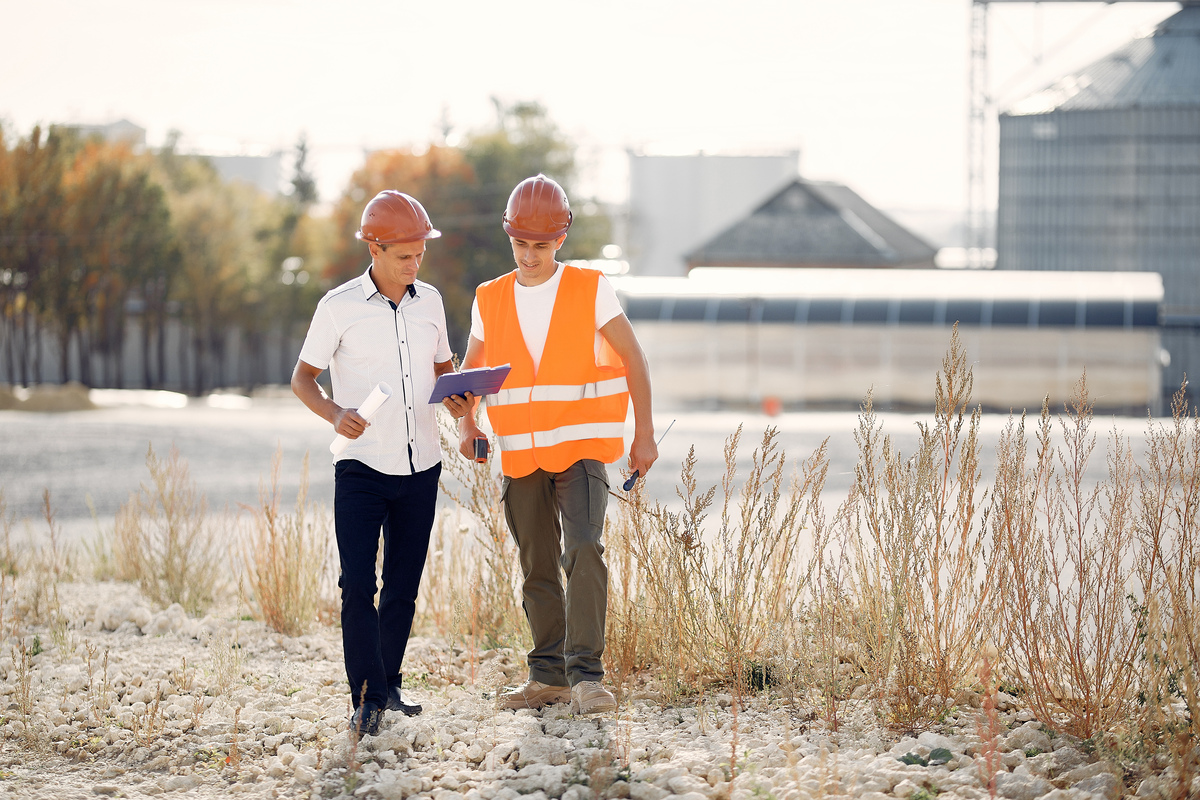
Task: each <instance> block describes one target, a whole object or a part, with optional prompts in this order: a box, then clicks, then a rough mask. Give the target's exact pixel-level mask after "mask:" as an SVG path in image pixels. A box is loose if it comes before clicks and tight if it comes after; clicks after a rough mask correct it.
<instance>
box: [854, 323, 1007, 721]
mask: <svg viewBox="0 0 1200 800" xmlns="http://www.w3.org/2000/svg"><path fill="white" fill-rule="evenodd" d="M973 383H974V376H973V373H972V369H971V368H970V367H969V366H968V364H967V358H966V351H965V349H964V348H963V346H962V343H961V341H960V339H959V336H958V330H957V327H956V328H955V329H954V330H953V332H952V334H951V338H950V349H949V350H948V352H947V353H946V356H945V358H943V360H942V367H941V370H940V372H939V373H938V375H937V378H936V391H935V395H934V396H935V408H934V418H933V421H932V423H931V424H927V423H917V428H918V431H919V434H920V438H919V441H918V444H917V448H916V451H915V452H914V453H913V454H912V455H911V456H909V457H905V456H903V455H902V454H901V453H900V451H899V450H898V449H897V448H896V447H895V446H894V444H893V441H892V439H891V437H890V436H884V435H883V430H882V429H883V425H882V422H880V421H879V419H878V417H877V416H876V415H875V410H874V406H873V402H872V397H871V395H870V394H868V395H867V397H866V399H865V400H864V402H863V405H862V410H861V413H860V415H859V425H858V429H857V431H856V433H855V441H856V442H857V444H858V448H859V460H858V465H857V466H856V468H855V486H854V489H853V490H852V491H851V494H850V498H849V500H848V503H849V507H848V510H847V514H846V518H847V520H848V523H847V524H848V525H849V530H848V534H847V538H848V539H849V545H850V550H851V553H852V554H853V565H854V570H853V589H852V594H853V595H854V597H853V601H854V603H853V607H854V612H853V613H854V615H855V619H854V621H853V623H852V624H851V625H850V626H849V628H848V629H849V631H851V632H853V634H854V636H855V638H856V639H857V641H856V647H855V650H856V652H857V654H858V657H859V658H861V660H862V664H863V666H864V668H865V669H866V671H867V673H868V676H869V678H870V680H871V682H872V683H873V685H874V686H875V687H876V692H877V696H878V697H879V698H880V699H881V700H883V701H884V702H885V704H886V706H887V709H886V714H885V717H886V719H887V721H888V723H889V724H890V725H892V726H894V727H896V728H897V729H900V730H906V731H914V730H919V729H922V728H927V727H930V726H931V725H933V724H935V723H936V722H937V721H938V720H939V719H940V717H941V716H942V714H943V713H944V712H945V711H946V709H947V708H948V707H949V706H950V704H951V702H952V698H953V696H954V692H955V689H956V688H957V687H958V686H959V685H960V684H961V683H962V681H963V680H964V679H965V678H967V677H968V676H969V675H970V674H971V672H972V669H973V667H974V664H975V659H976V654H977V652H978V647H979V644H980V641H981V639H982V637H983V635H984V634H985V632H987V631H989V630H990V629H991V627H992V626H993V620H994V617H993V611H994V606H993V604H992V602H991V597H990V591H991V587H992V581H991V580H989V576H990V573H991V569H992V562H990V561H989V560H988V559H985V558H984V547H985V544H986V541H987V540H986V533H987V518H988V513H989V510H988V509H985V510H984V511H983V512H982V513H980V508H979V506H980V502H981V501H982V500H983V499H984V495H983V494H981V492H980V491H979V489H978V486H979V483H980V469H979V451H980V443H979V423H980V410H979V408H978V407H976V408H975V409H973V410H971V409H970V403H971V391H972V386H973ZM849 520H852V522H850V521H849Z"/></svg>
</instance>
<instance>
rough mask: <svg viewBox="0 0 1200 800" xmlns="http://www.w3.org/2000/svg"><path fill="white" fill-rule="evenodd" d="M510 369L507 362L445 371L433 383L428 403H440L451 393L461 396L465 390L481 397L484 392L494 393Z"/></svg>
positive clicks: (464, 393) (498, 389)
mask: <svg viewBox="0 0 1200 800" xmlns="http://www.w3.org/2000/svg"><path fill="white" fill-rule="evenodd" d="M511 371H512V367H511V366H509V365H508V364H501V365H500V366H498V367H480V368H478V369H468V370H463V371H462V372H447V373H446V374H444V375H441V376H439V377H438V379H437V383H435V384H434V385H433V394H431V395H429V402H430V403H440V402H442V400H443V399H444V398H447V397H449V396H451V395H455V394H456V395H458V396H459V397H463V396H465V395H466V393H467V392H470V393H471V394H473V395H475V396H476V397H483V396H484V395H485V394H495V393H496V392H498V391H500V387H501V386H502V385H503V384H504V379H505V378H507V377H508V373H509V372H511Z"/></svg>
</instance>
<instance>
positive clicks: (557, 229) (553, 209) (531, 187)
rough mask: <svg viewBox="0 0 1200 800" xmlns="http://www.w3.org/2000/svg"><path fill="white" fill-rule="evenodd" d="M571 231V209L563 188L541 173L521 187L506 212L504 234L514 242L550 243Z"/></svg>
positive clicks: (511, 199) (513, 192)
mask: <svg viewBox="0 0 1200 800" xmlns="http://www.w3.org/2000/svg"><path fill="white" fill-rule="evenodd" d="M570 227H571V206H570V205H569V204H568V203H567V193H566V192H564V191H563V190H562V187H561V186H559V185H558V184H557V183H555V182H554V181H553V180H551V179H550V178H547V177H546V176H545V175H542V174H541V173H540V172H539V173H538V174H537V175H536V176H534V177H532V178H526V179H525V180H523V181H521V182H520V183H518V184H517V188H515V189H513V191H512V194H510V195H509V196H508V208H506V209H505V210H504V232H505V233H507V234H508V235H509V236H511V237H513V238H514V239H528V240H529V241H532V242H548V241H550V240H551V239H557V238H558V237H560V236H562V235H563V234H564V233H566V232H567V229H568V228H570Z"/></svg>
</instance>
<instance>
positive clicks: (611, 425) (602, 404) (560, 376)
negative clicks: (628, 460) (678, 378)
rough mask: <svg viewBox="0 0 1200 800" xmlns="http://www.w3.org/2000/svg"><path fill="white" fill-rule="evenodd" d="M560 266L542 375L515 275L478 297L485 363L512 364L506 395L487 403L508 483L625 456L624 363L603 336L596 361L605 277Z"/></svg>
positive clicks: (498, 280)
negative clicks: (523, 321)
mask: <svg viewBox="0 0 1200 800" xmlns="http://www.w3.org/2000/svg"><path fill="white" fill-rule="evenodd" d="M559 269H561V270H563V275H562V278H561V283H560V284H559V286H558V294H557V297H556V298H555V301H554V311H553V313H552V314H551V316H550V329H549V331H548V332H547V334H546V348H545V350H543V351H542V361H541V364H540V365H539V367H538V370H537V374H534V370H533V357H532V356H531V355H529V350H528V348H527V347H526V346H525V338H524V336H523V335H522V334H521V326H520V324H519V322H518V321H517V303H516V299H515V298H514V295H513V284H514V283H515V282H516V279H517V274H516V272H510V273H509V274H507V275H505V276H503V277H500V278H496V279H495V280H492V281H488V282H487V283H485V284H483V285H482V286H480V287H479V288H478V289H477V290H476V292H475V296H476V298H477V299H478V301H479V315H480V317H482V318H483V331H484V336H485V337H486V339H485V341H484V343H483V344H484V359H485V363H486V364H487V366H489V367H494V366H499V365H501V364H509V365H511V366H512V371H511V372H509V373H508V377H507V378H506V379H505V381H504V385H503V386H502V387H501V388H500V391H499V392H497V393H496V394H492V395H488V396H487V397H485V398H484V402H485V403H486V405H487V414H488V420H489V421H490V422H491V424H492V430H494V431H495V432H496V436H497V437H498V439H499V443H500V467H501V469H502V470H503V472H504V474H505V475H507V476H509V477H510V478H520V477H523V476H525V475H528V474H530V473H531V472H533V471H534V470H536V469H539V468H540V469H543V470H545V471H546V472H562V471H564V470H565V469H567V468H568V467H570V466H571V465H572V464H574V463H575V462H576V461H579V460H580V459H583V458H591V459H595V460H596V461H601V462H603V463H605V464H611V463H612V462H614V461H616V460H617V459H619V458H620V457H621V454H622V453H623V452H624V451H625V441H624V438H623V435H624V431H625V415H626V412H627V411H628V409H629V388H628V385H627V384H626V382H625V365H624V363H623V362H622V361H621V359H620V357H619V356H618V355H617V354H616V352H615V351H614V350H613V349H612V348H611V347H609V345H608V342H607V341H604V340H603V339H601V341H602V345H601V351H602V352H601V355H600V357H599V358H597V357H596V349H595V342H596V285H597V281H599V279H600V273H598V272H596V271H595V270H590V269H581V268H579V267H569V266H567V265H565V264H562V265H560V266H559Z"/></svg>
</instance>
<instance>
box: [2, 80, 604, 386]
mask: <svg viewBox="0 0 1200 800" xmlns="http://www.w3.org/2000/svg"><path fill="white" fill-rule="evenodd" d="M448 132H449V131H446V133H448ZM443 138H447V137H445V136H444V137H443ZM177 141H178V134H173V135H171V136H169V137H168V141H167V143H166V144H165V145H164V146H163V147H162V148H161V149H158V150H156V151H134V150H132V149H131V148H130V147H129V146H127V145H124V144H114V143H110V142H105V141H103V140H101V139H99V138H92V139H84V138H80V137H79V136H78V135H77V133H76V132H75V131H74V130H72V129H68V128H62V127H55V126H51V127H49V128H45V129H43V128H41V127H36V128H34V129H33V130H32V131H31V132H30V133H29V134H28V135H26V136H14V135H13V134H12V132H11V131H6V130H5V129H4V128H3V127H2V126H0V365H2V366H0V381H3V382H7V383H9V384H13V385H24V386H28V385H31V384H34V383H41V382H44V381H45V380H46V379H47V376H50V377H51V378H52V379H54V380H67V379H68V378H77V379H79V380H81V381H82V382H83V383H84V384H86V385H89V386H113V387H122V386H123V385H124V384H125V383H126V382H127V380H129V381H131V382H132V383H134V384H137V385H140V386H141V387H146V388H163V387H165V386H166V385H167V384H168V378H170V381H169V382H170V384H171V385H172V387H176V388H183V389H184V390H185V391H187V392H189V393H192V394H201V393H203V392H206V391H209V390H211V389H213V388H218V387H223V386H239V387H243V388H253V387H254V386H255V385H256V384H257V383H259V382H261V381H262V380H263V378H262V376H263V375H266V374H271V373H274V374H276V375H278V374H280V373H282V374H286V373H287V371H289V370H290V369H291V366H292V365H293V364H294V363H295V358H296V355H297V350H298V344H297V342H298V340H299V338H300V337H302V336H303V334H304V330H305V328H306V325H307V323H308V321H309V320H310V319H311V316H312V311H313V308H314V307H315V306H316V304H317V301H318V300H319V298H320V296H321V294H322V293H323V292H324V291H326V290H328V289H329V288H330V287H332V286H334V285H336V284H338V283H341V282H343V281H345V280H348V279H350V278H352V277H353V276H355V275H359V274H361V273H362V272H363V271H364V270H365V269H366V267H367V265H368V264H369V259H370V257H369V255H368V252H367V248H366V246H365V245H364V244H363V243H362V242H359V241H357V240H356V239H355V238H354V232H355V230H357V229H358V227H359V220H360V218H361V214H362V209H363V207H364V206H365V205H366V203H367V201H368V200H370V199H371V197H373V196H374V195H375V194H377V193H378V192H380V191H381V190H383V189H399V190H401V191H404V192H408V193H409V194H411V195H413V196H415V197H416V198H418V199H419V200H420V201H421V202H422V203H423V204H424V205H425V207H426V209H427V210H428V211H429V214H430V216H431V218H432V220H433V223H434V225H435V226H436V227H437V228H438V229H439V230H441V231H442V233H443V236H442V238H441V239H438V240H436V241H433V242H431V243H430V245H429V249H428V251H427V256H426V258H425V261H424V265H423V269H422V278H423V279H425V280H428V281H429V282H430V283H433V284H434V285H435V286H437V288H438V289H439V291H440V292H441V293H442V296H443V298H444V300H445V304H446V311H447V321H448V324H449V328H450V336H451V346H452V347H453V348H454V349H455V350H457V351H459V352H460V353H461V352H462V351H463V349H464V348H465V345H466V338H467V332H468V330H469V328H470V309H471V301H472V299H473V297H474V292H475V287H476V286H478V284H480V283H482V282H483V281H486V280H490V279H491V278H494V277H497V276H499V275H501V274H504V273H505V272H508V271H509V270H511V269H512V266H513V264H512V251H511V248H510V245H509V242H508V239H507V236H506V235H505V234H504V231H503V229H502V228H501V224H500V222H501V215H502V213H503V211H504V207H505V204H506V202H507V199H508V195H509V193H510V192H511V191H512V189H513V187H514V186H515V185H516V184H517V183H518V182H519V181H521V180H523V179H524V178H527V177H530V176H532V175H536V174H537V173H539V172H541V173H545V174H547V175H549V176H550V177H552V178H554V179H555V180H557V181H558V182H559V183H560V184H562V186H563V187H564V188H565V189H566V190H567V193H568V195H569V196H570V197H571V201H572V209H573V211H574V214H575V223H574V225H573V227H572V228H571V233H570V235H569V236H568V238H567V244H566V246H565V248H564V249H563V250H562V251H561V253H560V257H561V258H594V257H596V256H597V254H598V252H599V249H600V247H601V246H602V245H603V244H604V243H606V242H607V241H608V240H609V236H610V230H609V226H608V220H607V218H606V217H605V216H604V215H603V214H602V213H600V212H599V211H598V208H597V206H596V204H595V203H591V202H589V201H588V199H587V198H583V197H579V196H577V195H575V194H573V192H572V184H573V181H574V179H575V176H576V163H575V150H574V147H573V145H572V144H571V142H570V141H569V140H568V138H567V137H566V136H564V135H563V134H562V132H561V131H560V130H559V129H558V128H557V126H556V125H555V124H554V122H553V121H552V120H551V119H550V118H549V116H548V115H547V113H546V110H545V109H544V108H542V107H541V106H540V105H538V104H536V103H517V104H513V105H504V104H502V103H499V102H496V118H495V121H494V123H493V124H492V125H490V126H487V127H485V128H484V129H482V130H478V131H473V132H471V133H469V134H467V135H466V136H465V137H463V138H462V140H461V141H460V142H455V143H454V144H451V143H449V142H447V141H443V142H442V143H440V144H433V145H430V146H427V147H418V148H415V149H413V148H408V149H390V150H380V151H376V152H374V153H371V154H369V155H368V156H367V157H366V159H365V161H364V163H363V165H362V167H361V168H359V169H358V170H357V171H356V172H355V173H354V175H353V177H352V178H351V179H350V181H349V184H348V185H347V187H346V188H345V190H344V191H343V192H342V193H341V195H340V196H339V197H338V198H337V200H336V201H335V202H334V203H333V204H332V205H333V208H332V214H331V215H330V216H320V215H317V214H315V213H314V208H315V204H316V201H317V199H318V198H317V195H316V182H315V180H314V179H313V177H312V175H311V174H310V173H309V172H308V168H307V159H308V144H307V141H306V139H305V138H304V136H303V135H302V136H300V138H299V139H298V141H297V142H296V147H295V151H294V154H295V160H294V163H295V169H294V174H293V178H292V181H291V186H290V187H289V188H290V191H285V192H284V193H279V194H264V193H262V192H260V191H258V190H256V189H254V188H252V187H250V186H248V185H246V184H242V183H239V182H237V181H226V180H222V179H221V178H220V176H219V175H218V174H217V172H216V170H215V169H214V168H213V166H212V164H211V163H210V162H208V161H207V159H204V158H202V157H198V156H192V155H185V154H182V153H180V152H178V149H177ZM130 337H133V341H130ZM235 350H236V355H237V358H236V359H234V358H232V354H233V351H235ZM127 353H136V354H137V355H138V356H139V358H138V361H139V362H140V364H141V370H140V371H141V374H140V376H136V377H133V376H131V374H130V370H129V368H128V367H129V365H128V364H126V363H125V360H126V354H127ZM268 359H278V361H273V362H272V363H268ZM235 364H236V370H235V369H234V365H235Z"/></svg>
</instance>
